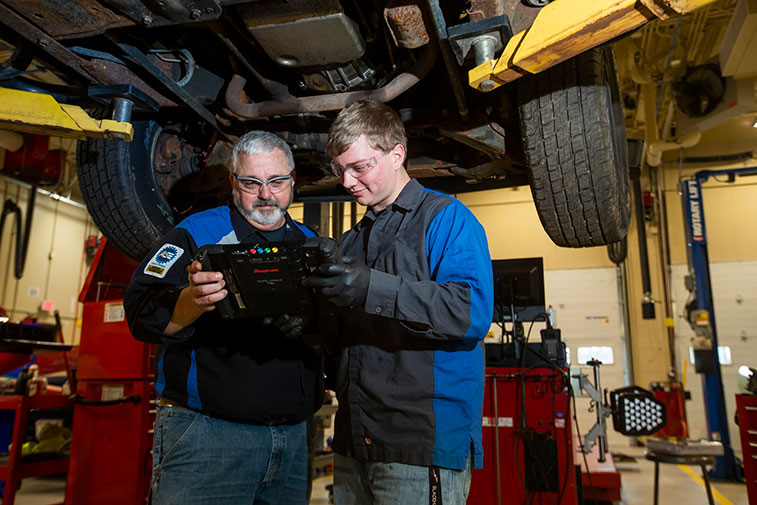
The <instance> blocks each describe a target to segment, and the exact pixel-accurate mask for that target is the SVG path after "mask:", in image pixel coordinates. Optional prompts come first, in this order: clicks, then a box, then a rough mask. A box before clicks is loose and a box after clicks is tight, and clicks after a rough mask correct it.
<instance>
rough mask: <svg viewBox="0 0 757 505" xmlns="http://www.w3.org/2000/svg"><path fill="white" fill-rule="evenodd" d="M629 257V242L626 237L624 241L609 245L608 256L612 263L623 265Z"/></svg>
mask: <svg viewBox="0 0 757 505" xmlns="http://www.w3.org/2000/svg"><path fill="white" fill-rule="evenodd" d="M627 255H628V242H627V239H626V237H623V239H622V240H619V241H617V242H613V243H611V244H607V256H608V257H609V258H610V261H612V262H613V263H615V264H616V265H620V264H621V263H623V262H624V261H625V260H626V256H627Z"/></svg>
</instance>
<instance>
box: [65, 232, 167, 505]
mask: <svg viewBox="0 0 757 505" xmlns="http://www.w3.org/2000/svg"><path fill="white" fill-rule="evenodd" d="M136 265H137V264H136V263H135V262H134V261H133V260H131V259H129V258H127V257H126V256H124V255H123V254H121V253H120V252H119V251H117V250H116V249H115V248H113V247H112V246H109V245H107V241H106V240H105V239H103V240H102V241H101V243H100V246H99V248H98V250H97V253H96V254H95V257H94V260H93V263H92V266H91V267H90V270H89V274H88V276H87V279H86V282H85V284H84V287H83V289H82V292H81V294H80V296H79V301H81V302H83V303H84V312H83V320H82V332H81V345H80V349H79V366H78V370H77V377H76V380H77V382H76V396H75V397H74V402H75V407H74V427H73V442H72V446H71V457H70V465H69V472H68V480H67V482H66V501H65V503H66V505H88V504H93V505H94V504H97V505H102V504H103V503H107V504H108V505H142V504H144V503H145V502H146V499H147V493H148V489H149V483H150V474H151V468H152V456H151V449H152V429H153V421H154V417H155V412H154V403H153V397H152V395H153V371H154V369H153V364H152V358H151V356H152V349H151V347H152V346H149V345H147V344H144V343H142V342H139V341H137V340H135V339H134V338H133V337H132V336H131V334H130V333H129V329H128V327H127V324H126V320H125V317H124V309H123V302H122V298H123V294H124V291H125V289H126V286H127V285H128V282H129V279H130V278H131V274H132V273H133V272H134V269H135V268H136Z"/></svg>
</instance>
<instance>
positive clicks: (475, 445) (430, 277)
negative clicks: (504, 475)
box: [333, 180, 494, 469]
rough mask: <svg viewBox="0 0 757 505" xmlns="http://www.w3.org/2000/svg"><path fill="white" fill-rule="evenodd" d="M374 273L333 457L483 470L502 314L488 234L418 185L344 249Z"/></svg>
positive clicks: (355, 319) (347, 331) (350, 331)
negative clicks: (492, 350) (485, 421)
mask: <svg viewBox="0 0 757 505" xmlns="http://www.w3.org/2000/svg"><path fill="white" fill-rule="evenodd" d="M340 248H341V249H342V253H343V254H344V255H346V256H352V257H355V258H358V259H359V260H361V261H364V262H365V263H366V264H367V265H368V266H369V267H370V268H371V269H372V270H371V277H370V284H369V288H368V296H367V300H366V303H365V306H364V307H355V308H352V309H350V310H348V311H347V312H346V313H345V314H344V315H343V316H342V320H341V328H340V331H339V335H338V337H337V338H338V341H337V347H336V351H335V354H336V361H337V363H336V366H337V378H336V383H337V386H336V388H337V389H336V393H337V399H338V400H339V410H338V412H337V415H336V422H335V436H334V444H333V447H334V450H335V451H336V452H337V453H339V454H343V455H345V456H350V457H353V458H356V459H358V460H363V461H382V462H398V463H404V464H412V465H423V466H439V467H445V468H456V469H459V468H464V467H465V464H466V460H467V457H468V456H470V455H471V454H472V455H473V465H474V467H476V468H479V467H481V465H482V463H483V450H482V446H481V409H482V403H483V394H484V354H483V349H482V343H481V342H482V340H483V338H484V337H485V336H486V333H487V332H488V330H489V327H490V324H491V320H492V311H493V304H494V302H493V297H494V295H493V281H492V266H491V259H490V256H489V247H488V245H487V241H486V235H485V233H484V229H483V227H482V226H481V224H480V223H479V222H478V221H477V220H476V218H475V217H474V216H473V214H472V213H471V211H470V210H468V208H466V207H465V206H464V205H463V204H462V203H460V202H459V201H458V200H457V199H455V198H452V197H450V196H448V195H444V194H441V193H437V192H434V191H431V190H428V189H425V188H424V187H423V186H421V184H420V183H418V182H417V181H415V180H411V181H410V182H409V183H408V184H407V185H406V186H405V188H403V190H402V192H401V194H400V195H399V197H398V198H397V200H396V201H395V202H394V203H393V204H392V205H390V206H389V207H387V208H386V209H384V210H383V211H381V212H379V213H378V214H376V213H373V212H372V211H368V212H367V213H366V215H365V216H364V218H363V219H362V220H361V221H360V222H359V223H358V224H357V225H356V226H355V227H354V228H353V229H352V230H350V231H348V232H347V233H345V234H344V235H343V236H342V239H341V241H340Z"/></svg>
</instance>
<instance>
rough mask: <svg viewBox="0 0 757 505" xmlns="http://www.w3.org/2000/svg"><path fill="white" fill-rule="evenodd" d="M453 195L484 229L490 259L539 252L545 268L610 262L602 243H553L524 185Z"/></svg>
mask: <svg viewBox="0 0 757 505" xmlns="http://www.w3.org/2000/svg"><path fill="white" fill-rule="evenodd" d="M457 197H458V198H459V199H460V201H462V202H463V203H464V204H465V205H467V206H468V208H470V209H471V210H472V211H473V213H474V214H475V215H476V217H477V218H478V220H479V221H480V222H481V224H482V225H483V226H484V228H485V229H486V236H487V238H488V240H489V251H490V252H491V257H492V259H509V258H527V257H537V256H541V257H543V258H544V268H545V269H546V270H564V269H573V268H601V267H608V266H613V264H612V262H611V261H610V260H609V258H608V257H607V252H606V248H604V247H591V248H585V249H570V248H563V247H557V246H556V245H555V244H554V243H553V242H552V241H551V240H550V239H549V237H548V236H547V233H546V232H545V231H544V228H543V227H542V225H541V222H540V221H539V216H538V215H537V214H536V208H535V207H534V204H533V200H532V199H531V191H530V190H529V189H528V188H527V187H516V188H509V189H499V190H492V191H481V192H476V193H462V194H459V195H457Z"/></svg>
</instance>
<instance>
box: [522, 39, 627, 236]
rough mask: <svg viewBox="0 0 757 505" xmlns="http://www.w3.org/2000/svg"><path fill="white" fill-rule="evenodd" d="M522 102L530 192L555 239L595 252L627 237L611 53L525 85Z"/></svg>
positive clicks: (598, 52)
mask: <svg viewBox="0 0 757 505" xmlns="http://www.w3.org/2000/svg"><path fill="white" fill-rule="evenodd" d="M518 104H519V105H518V107H519V114H520V123H521V134H522V138H523V146H524V151H525V156H526V163H527V166H528V176H529V183H530V186H531V193H532V194H533V197H534V202H535V204H536V210H537V212H538V214H539V219H540V220H541V222H542V225H543V226H544V229H545V230H546V232H547V234H548V235H549V237H550V238H551V239H552V241H553V242H554V243H555V244H557V245H559V246H563V247H589V246H597V245H606V244H609V243H612V242H617V241H619V240H621V239H622V238H623V237H625V235H626V232H627V231H628V224H629V221H630V216H631V198H630V189H629V181H628V154H627V148H626V134H625V125H624V119H623V111H622V108H621V106H620V94H619V92H618V78H617V73H616V70H615V59H614V56H613V53H612V49H611V47H610V46H602V47H598V48H594V49H592V50H590V51H587V52H585V53H582V54H580V55H578V56H576V57H575V58H573V59H571V60H568V61H565V62H563V63H561V64H559V65H556V66H554V67H552V68H550V69H549V70H547V71H545V72H542V73H540V74H537V75H532V76H526V77H524V78H521V79H519V81H518Z"/></svg>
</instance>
